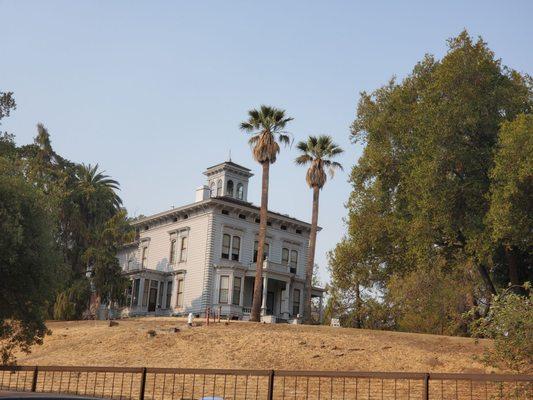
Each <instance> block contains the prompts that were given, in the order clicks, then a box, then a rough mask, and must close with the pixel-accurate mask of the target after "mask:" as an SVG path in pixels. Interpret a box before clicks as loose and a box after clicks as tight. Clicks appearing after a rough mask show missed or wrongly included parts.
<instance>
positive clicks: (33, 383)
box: [31, 366, 39, 392]
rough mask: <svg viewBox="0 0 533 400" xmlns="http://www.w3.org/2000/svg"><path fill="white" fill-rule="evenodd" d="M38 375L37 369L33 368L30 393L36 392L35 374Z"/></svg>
mask: <svg viewBox="0 0 533 400" xmlns="http://www.w3.org/2000/svg"><path fill="white" fill-rule="evenodd" d="M38 373H39V367H37V366H35V367H34V368H33V377H32V380H31V391H32V392H35V391H36V390H37V374H38Z"/></svg>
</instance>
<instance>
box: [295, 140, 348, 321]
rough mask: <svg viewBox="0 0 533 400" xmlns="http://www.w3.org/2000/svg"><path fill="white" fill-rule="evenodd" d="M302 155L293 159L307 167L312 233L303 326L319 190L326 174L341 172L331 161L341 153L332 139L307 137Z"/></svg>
mask: <svg viewBox="0 0 533 400" xmlns="http://www.w3.org/2000/svg"><path fill="white" fill-rule="evenodd" d="M296 147H297V149H298V150H300V152H301V154H300V155H299V156H298V157H297V158H296V160H295V162H296V164H298V165H309V168H308V170H307V175H306V177H305V180H306V182H307V184H308V185H309V187H310V188H311V189H313V214H312V218H311V233H310V234H309V248H308V252H307V264H306V266H305V291H304V322H306V323H309V322H310V321H311V285H312V279H313V267H314V265H315V246H316V233H317V227H318V198H319V194H320V189H322V188H323V187H324V185H325V183H326V180H327V175H326V171H327V172H329V175H330V177H332V178H333V175H334V173H335V170H337V169H340V170H342V165H341V164H339V163H338V162H336V161H332V160H331V159H332V158H334V157H335V156H338V155H339V154H341V153H342V152H343V151H344V150H343V149H341V148H340V147H339V146H338V145H337V144H335V143H334V142H333V139H332V138H331V136H328V135H320V136H318V137H317V136H309V138H308V139H307V141H306V142H299V143H298V145H297V146H296Z"/></svg>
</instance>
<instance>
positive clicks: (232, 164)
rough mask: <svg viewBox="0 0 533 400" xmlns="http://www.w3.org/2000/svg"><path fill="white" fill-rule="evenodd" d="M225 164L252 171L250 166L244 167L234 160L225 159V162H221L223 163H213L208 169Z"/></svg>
mask: <svg viewBox="0 0 533 400" xmlns="http://www.w3.org/2000/svg"><path fill="white" fill-rule="evenodd" d="M224 165H227V166H229V167H234V168H238V169H242V170H244V171H247V172H250V171H251V169H250V168H246V167H243V166H242V165H240V164H237V163H234V162H233V161H224V162H221V163H218V164H215V165H212V166H211V167H208V168H207V170H209V169H213V168H217V167H221V166H224Z"/></svg>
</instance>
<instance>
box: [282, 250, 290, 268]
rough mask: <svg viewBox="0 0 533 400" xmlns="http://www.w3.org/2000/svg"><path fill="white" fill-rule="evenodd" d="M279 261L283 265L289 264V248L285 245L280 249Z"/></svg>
mask: <svg viewBox="0 0 533 400" xmlns="http://www.w3.org/2000/svg"><path fill="white" fill-rule="evenodd" d="M281 263H282V264H283V265H289V249H287V248H286V247H284V248H282V249H281Z"/></svg>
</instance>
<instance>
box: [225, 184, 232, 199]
mask: <svg viewBox="0 0 533 400" xmlns="http://www.w3.org/2000/svg"><path fill="white" fill-rule="evenodd" d="M226 196H230V197H233V181H232V180H229V181H228V183H226Z"/></svg>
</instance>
